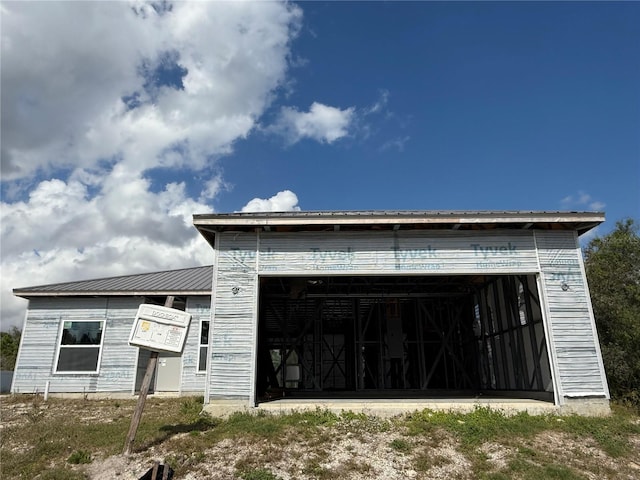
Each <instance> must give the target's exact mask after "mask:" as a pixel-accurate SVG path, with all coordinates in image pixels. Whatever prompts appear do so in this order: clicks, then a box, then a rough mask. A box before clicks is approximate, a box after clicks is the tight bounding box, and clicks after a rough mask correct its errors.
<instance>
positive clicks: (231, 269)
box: [209, 233, 258, 399]
mask: <svg viewBox="0 0 640 480" xmlns="http://www.w3.org/2000/svg"><path fill="white" fill-rule="evenodd" d="M219 244H220V247H219V251H218V252H217V254H218V255H217V257H218V258H217V272H218V275H217V278H215V279H214V287H213V300H212V302H213V303H214V312H215V314H214V318H213V322H212V329H211V335H213V339H212V347H213V348H212V351H211V352H209V355H211V373H210V392H209V394H210V396H211V397H219V398H238V397H240V398H245V399H249V398H251V397H252V392H253V381H252V379H253V369H254V351H255V343H256V342H255V335H256V324H257V321H256V308H255V302H256V298H257V291H256V289H257V288H258V282H257V274H256V246H257V236H256V235H255V234H236V233H230V234H223V235H220V240H219ZM214 271H215V270H214Z"/></svg>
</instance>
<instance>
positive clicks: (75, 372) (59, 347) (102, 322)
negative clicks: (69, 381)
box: [53, 319, 107, 375]
mask: <svg viewBox="0 0 640 480" xmlns="http://www.w3.org/2000/svg"><path fill="white" fill-rule="evenodd" d="M67 322H71V323H100V328H101V332H102V333H101V335H100V344H99V345H63V344H62V337H63V335H64V324H65V323H67ZM106 326H107V322H106V320H105V319H102V320H89V319H82V320H65V319H62V320H61V321H60V326H59V327H58V339H57V341H56V356H55V361H54V363H53V374H54V375H97V374H99V373H100V365H101V363H102V351H103V346H104V337H105V331H106ZM63 348H72V349H73V348H97V349H98V359H97V361H96V368H95V370H58V362H59V361H60V351H61V350H62V349H63Z"/></svg>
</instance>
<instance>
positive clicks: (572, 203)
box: [560, 190, 606, 211]
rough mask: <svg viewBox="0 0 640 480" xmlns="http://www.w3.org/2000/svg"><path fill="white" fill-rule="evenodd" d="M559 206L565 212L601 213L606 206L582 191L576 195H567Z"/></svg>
mask: <svg viewBox="0 0 640 480" xmlns="http://www.w3.org/2000/svg"><path fill="white" fill-rule="evenodd" d="M560 204H561V205H562V208H563V209H565V210H571V209H574V210H584V209H588V210H593V211H602V210H603V209H604V207H606V204H605V203H604V202H601V201H599V200H595V199H594V198H593V197H592V196H591V195H589V194H588V193H585V192H583V191H582V190H580V191H578V193H577V194H574V195H568V196H566V197H564V198H563V199H562V200H561V201H560Z"/></svg>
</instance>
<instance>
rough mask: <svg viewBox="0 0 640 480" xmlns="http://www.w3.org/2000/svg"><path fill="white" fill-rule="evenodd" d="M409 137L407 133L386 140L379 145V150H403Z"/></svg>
mask: <svg viewBox="0 0 640 480" xmlns="http://www.w3.org/2000/svg"><path fill="white" fill-rule="evenodd" d="M410 138H411V137H409V135H405V136H403V137H398V138H393V139H391V140H387V141H386V142H384V143H383V144H382V146H381V147H380V151H383V152H384V151H385V150H397V151H398V152H404V146H405V144H406V143H407V142H408V141H409V140H410Z"/></svg>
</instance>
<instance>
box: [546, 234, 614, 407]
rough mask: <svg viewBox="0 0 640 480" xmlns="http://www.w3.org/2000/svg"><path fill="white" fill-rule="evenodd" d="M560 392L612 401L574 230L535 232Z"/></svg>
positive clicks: (565, 394) (564, 394)
mask: <svg viewBox="0 0 640 480" xmlns="http://www.w3.org/2000/svg"><path fill="white" fill-rule="evenodd" d="M536 242H537V246H538V255H539V258H540V267H541V269H542V275H541V278H542V285H543V290H544V292H543V295H544V298H545V303H546V311H547V322H548V325H549V329H550V331H549V333H550V340H551V350H552V356H553V357H554V358H555V370H556V372H557V376H558V378H556V381H557V383H558V390H559V393H560V395H562V396H565V397H579V396H604V397H606V398H608V397H609V393H608V388H607V384H606V378H605V376H604V368H603V365H602V357H601V355H600V349H599V345H598V343H597V334H596V332H595V322H594V319H593V313H592V311H591V299H590V298H589V292H588V289H587V285H586V279H585V277H584V271H583V268H582V257H581V252H580V249H579V248H578V244H577V238H576V235H575V233H574V232H547V231H545V232H536Z"/></svg>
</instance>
